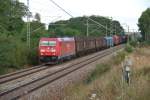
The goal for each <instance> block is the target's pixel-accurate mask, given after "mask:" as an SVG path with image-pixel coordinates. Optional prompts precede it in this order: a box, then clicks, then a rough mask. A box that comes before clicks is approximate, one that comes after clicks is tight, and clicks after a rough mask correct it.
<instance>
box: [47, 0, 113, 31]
mask: <svg viewBox="0 0 150 100" xmlns="http://www.w3.org/2000/svg"><path fill="white" fill-rule="evenodd" d="M49 1H50V2H52V3H53V4H54V5H56V6H57V7H58V8H60V9H61V10H62V11H64V12H65V13H66V14H67V15H69V16H70V17H72V18H73V15H72V14H70V13H69V12H67V11H66V10H65V9H64V8H62V7H61V6H60V5H59V4H57V3H56V2H55V1H53V0H49ZM87 19H88V20H91V21H92V22H94V23H96V24H97V26H99V27H103V28H104V29H106V30H109V31H110V32H111V29H108V28H107V27H106V26H104V25H102V24H100V23H99V22H97V21H95V20H93V19H91V18H90V17H87ZM87 27H88V26H87Z"/></svg>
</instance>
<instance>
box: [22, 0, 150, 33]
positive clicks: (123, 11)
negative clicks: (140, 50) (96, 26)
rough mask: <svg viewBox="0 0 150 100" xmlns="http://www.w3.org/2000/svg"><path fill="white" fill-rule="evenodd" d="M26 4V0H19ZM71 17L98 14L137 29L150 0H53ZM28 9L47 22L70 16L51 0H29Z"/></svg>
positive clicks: (65, 18)
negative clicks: (139, 19)
mask: <svg viewBox="0 0 150 100" xmlns="http://www.w3.org/2000/svg"><path fill="white" fill-rule="evenodd" d="M19 1H20V2H23V3H25V4H27V0H19ZM53 1H55V2H56V3H57V4H58V5H60V6H61V7H62V8H63V9H65V10H66V11H67V12H69V13H70V14H71V15H73V17H79V16H90V15H100V16H105V17H108V18H111V17H112V18H113V20H118V21H119V22H120V23H121V25H122V26H123V27H124V29H125V30H127V25H129V28H130V31H132V30H133V29H134V30H133V31H135V30H138V27H137V23H138V18H139V17H140V16H141V14H142V12H143V11H144V10H146V9H147V8H148V7H150V0H53ZM30 11H31V12H32V13H33V15H34V14H35V13H39V14H40V15H41V21H42V22H43V23H46V24H49V23H50V22H55V21H58V20H67V19H69V18H71V17H70V16H69V15H67V14H66V13H65V12H63V11H62V10H60V9H59V8H58V7H57V6H55V5H54V4H53V3H52V2H51V0H30Z"/></svg>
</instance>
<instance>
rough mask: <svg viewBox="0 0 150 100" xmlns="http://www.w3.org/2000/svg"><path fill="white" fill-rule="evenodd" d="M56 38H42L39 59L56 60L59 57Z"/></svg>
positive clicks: (44, 60) (41, 60)
mask: <svg viewBox="0 0 150 100" xmlns="http://www.w3.org/2000/svg"><path fill="white" fill-rule="evenodd" d="M57 44H58V43H57V39H56V38H41V39H40V42H39V61H40V62H55V61H57V59H58V50H57V49H58V46H57Z"/></svg>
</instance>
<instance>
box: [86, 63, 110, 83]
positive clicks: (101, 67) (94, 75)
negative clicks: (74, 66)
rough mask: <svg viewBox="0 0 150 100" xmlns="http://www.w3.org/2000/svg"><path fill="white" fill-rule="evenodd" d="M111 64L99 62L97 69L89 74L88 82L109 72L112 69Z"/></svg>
mask: <svg viewBox="0 0 150 100" xmlns="http://www.w3.org/2000/svg"><path fill="white" fill-rule="evenodd" d="M110 67H111V65H108V64H98V65H97V66H96V69H95V70H94V71H93V72H92V73H91V74H90V75H89V76H88V78H87V80H86V83H90V82H92V81H93V80H95V79H96V78H97V77H99V76H100V75H102V74H103V73H105V72H107V71H108V70H109V69H110Z"/></svg>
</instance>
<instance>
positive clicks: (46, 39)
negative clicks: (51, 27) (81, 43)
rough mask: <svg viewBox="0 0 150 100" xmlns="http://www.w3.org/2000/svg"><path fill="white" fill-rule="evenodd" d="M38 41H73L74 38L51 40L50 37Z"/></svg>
mask: <svg viewBox="0 0 150 100" xmlns="http://www.w3.org/2000/svg"><path fill="white" fill-rule="evenodd" d="M40 41H74V37H62V38H57V37H56V38H51V37H43V38H41V39H40Z"/></svg>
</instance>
